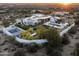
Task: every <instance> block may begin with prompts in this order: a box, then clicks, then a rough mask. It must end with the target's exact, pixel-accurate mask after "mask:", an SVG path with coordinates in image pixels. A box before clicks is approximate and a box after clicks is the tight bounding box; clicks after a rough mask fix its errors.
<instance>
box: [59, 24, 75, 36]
mask: <svg viewBox="0 0 79 59" xmlns="http://www.w3.org/2000/svg"><path fill="white" fill-rule="evenodd" d="M74 25H75V24H72V25H71V26H69V27H68V28H67V29H65V30H63V31H62V32H60V36H63V34H65V33H67V32H68V30H70V29H71V28H72V27H73V26H74Z"/></svg>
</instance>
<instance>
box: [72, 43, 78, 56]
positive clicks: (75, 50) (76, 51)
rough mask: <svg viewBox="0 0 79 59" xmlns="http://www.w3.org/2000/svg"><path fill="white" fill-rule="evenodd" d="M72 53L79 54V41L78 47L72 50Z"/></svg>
mask: <svg viewBox="0 0 79 59" xmlns="http://www.w3.org/2000/svg"><path fill="white" fill-rule="evenodd" d="M72 55H74V56H79V43H76V48H75V49H74V51H73V52H72Z"/></svg>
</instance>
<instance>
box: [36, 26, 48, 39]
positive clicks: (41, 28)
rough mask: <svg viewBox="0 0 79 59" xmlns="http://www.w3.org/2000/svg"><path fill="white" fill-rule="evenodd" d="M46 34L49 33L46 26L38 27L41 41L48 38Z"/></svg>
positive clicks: (37, 31)
mask: <svg viewBox="0 0 79 59" xmlns="http://www.w3.org/2000/svg"><path fill="white" fill-rule="evenodd" d="M46 32H47V29H46V28H45V27H44V26H42V25H40V26H38V27H37V30H36V33H37V35H38V36H39V38H40V39H45V36H46V35H45V33H46Z"/></svg>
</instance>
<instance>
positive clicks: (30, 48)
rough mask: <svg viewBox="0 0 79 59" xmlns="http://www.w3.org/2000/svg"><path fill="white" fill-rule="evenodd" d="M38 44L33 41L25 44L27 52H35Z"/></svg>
mask: <svg viewBox="0 0 79 59" xmlns="http://www.w3.org/2000/svg"><path fill="white" fill-rule="evenodd" d="M37 49H38V45H37V44H35V43H31V44H30V45H28V46H27V50H28V52H31V53H34V52H37Z"/></svg>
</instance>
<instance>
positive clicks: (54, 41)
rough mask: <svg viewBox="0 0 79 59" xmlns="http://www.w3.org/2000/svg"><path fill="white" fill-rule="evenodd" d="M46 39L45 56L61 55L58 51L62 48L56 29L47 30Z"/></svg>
mask: <svg viewBox="0 0 79 59" xmlns="http://www.w3.org/2000/svg"><path fill="white" fill-rule="evenodd" d="M46 39H47V40H48V45H47V47H46V50H47V55H52V56H53V55H55V56H56V55H61V53H60V52H59V50H60V47H61V46H62V39H61V37H60V36H59V33H58V31H57V29H52V28H50V29H48V31H47V32H46Z"/></svg>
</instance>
